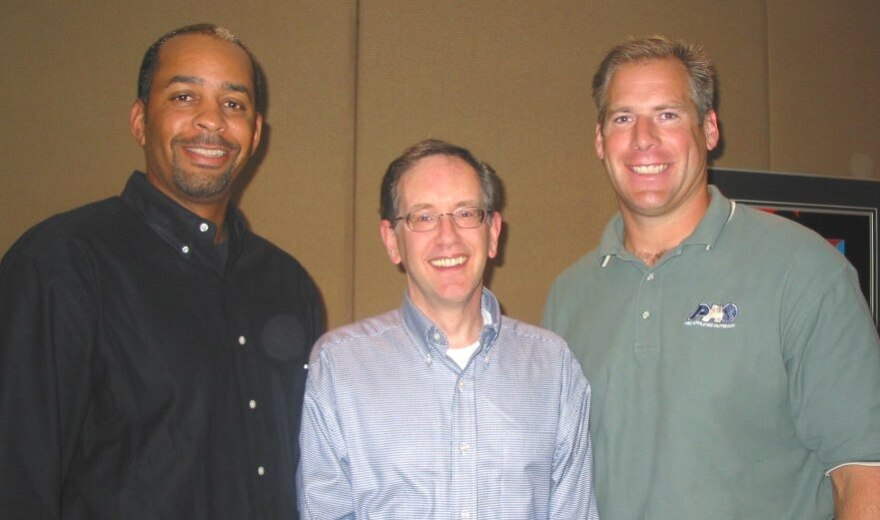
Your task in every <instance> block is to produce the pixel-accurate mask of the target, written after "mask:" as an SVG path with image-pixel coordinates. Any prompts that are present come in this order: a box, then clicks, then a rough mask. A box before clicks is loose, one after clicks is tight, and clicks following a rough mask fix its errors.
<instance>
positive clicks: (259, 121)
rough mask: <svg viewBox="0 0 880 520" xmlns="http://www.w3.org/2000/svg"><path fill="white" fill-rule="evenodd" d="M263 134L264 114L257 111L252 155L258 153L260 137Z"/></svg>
mask: <svg viewBox="0 0 880 520" xmlns="http://www.w3.org/2000/svg"><path fill="white" fill-rule="evenodd" d="M262 135H263V114H261V113H259V112H257V117H256V119H255V120H254V142H253V143H252V146H251V155H254V154H255V153H257V148H258V147H259V146H260V137H262Z"/></svg>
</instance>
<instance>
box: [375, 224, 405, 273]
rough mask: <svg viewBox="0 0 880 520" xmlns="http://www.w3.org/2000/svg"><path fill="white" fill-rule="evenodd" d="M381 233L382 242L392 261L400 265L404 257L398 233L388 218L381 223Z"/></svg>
mask: <svg viewBox="0 0 880 520" xmlns="http://www.w3.org/2000/svg"><path fill="white" fill-rule="evenodd" d="M379 235H380V236H381V237H382V243H383V244H385V252H386V253H388V258H389V259H390V260H391V263H392V264H394V265H398V264H399V263H400V262H401V261H402V260H403V258H402V257H401V256H400V249H399V247H398V245H397V233H395V232H394V226H393V225H391V222H390V221H388V220H383V221H382V222H381V223H380V224H379Z"/></svg>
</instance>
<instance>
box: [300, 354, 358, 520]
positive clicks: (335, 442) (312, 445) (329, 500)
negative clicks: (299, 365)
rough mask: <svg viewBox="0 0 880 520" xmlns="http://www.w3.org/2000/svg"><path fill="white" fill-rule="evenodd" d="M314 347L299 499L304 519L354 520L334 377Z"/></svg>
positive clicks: (302, 436)
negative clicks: (336, 409) (337, 410)
mask: <svg viewBox="0 0 880 520" xmlns="http://www.w3.org/2000/svg"><path fill="white" fill-rule="evenodd" d="M321 354H322V353H321V343H320V342H319V343H318V344H317V345H315V349H314V352H313V353H312V363H311V365H310V369H309V377H308V380H307V381H306V393H305V398H304V399H303V419H302V427H301V431H300V452H301V455H300V457H301V458H300V465H299V469H298V471H297V476H296V485H297V500H298V501H299V512H300V515H301V516H302V518H303V519H307V520H312V519H328V520H329V519H346V518H350V519H353V518H355V512H354V496H353V491H352V487H351V472H350V471H349V465H348V455H347V451H346V447H345V440H344V437H343V435H342V429H341V425H340V424H339V421H338V416H337V414H336V411H335V409H334V407H333V403H334V399H333V395H334V392H333V387H334V384H333V374H332V370H331V366H330V363H329V361H328V359H327V356H324V355H321Z"/></svg>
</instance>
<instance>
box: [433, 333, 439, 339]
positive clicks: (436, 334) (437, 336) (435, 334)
mask: <svg viewBox="0 0 880 520" xmlns="http://www.w3.org/2000/svg"><path fill="white" fill-rule="evenodd" d="M434 341H440V333H439V332H435V333H434Z"/></svg>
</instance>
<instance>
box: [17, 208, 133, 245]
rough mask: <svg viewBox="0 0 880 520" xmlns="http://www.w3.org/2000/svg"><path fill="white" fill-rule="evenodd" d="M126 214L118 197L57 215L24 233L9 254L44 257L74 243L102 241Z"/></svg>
mask: <svg viewBox="0 0 880 520" xmlns="http://www.w3.org/2000/svg"><path fill="white" fill-rule="evenodd" d="M126 211H128V210H127V209H126V205H125V203H124V202H122V200H121V199H120V198H119V197H110V198H107V199H103V200H99V201H97V202H92V203H90V204H86V205H84V206H80V207H78V208H75V209H72V210H69V211H65V212H63V213H58V214H56V215H53V216H51V217H49V218H47V219H45V220H43V221H42V222H39V223H38V224H36V225H34V226H33V227H31V228H30V229H28V230H27V231H25V232H24V234H22V236H21V237H20V238H19V239H18V240H17V241H16V242H15V244H13V246H12V248H10V252H17V253H19V254H24V255H35V256H41V257H43V256H45V255H46V253H49V252H56V251H58V250H60V249H66V248H69V247H71V246H72V245H74V244H81V245H85V244H87V243H89V242H91V241H94V240H101V239H102V237H104V236H106V234H107V233H108V231H109V230H110V229H112V228H113V227H114V226H117V225H118V224H119V221H120V216H121V215H122V214H123V213H125V212H126Z"/></svg>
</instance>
